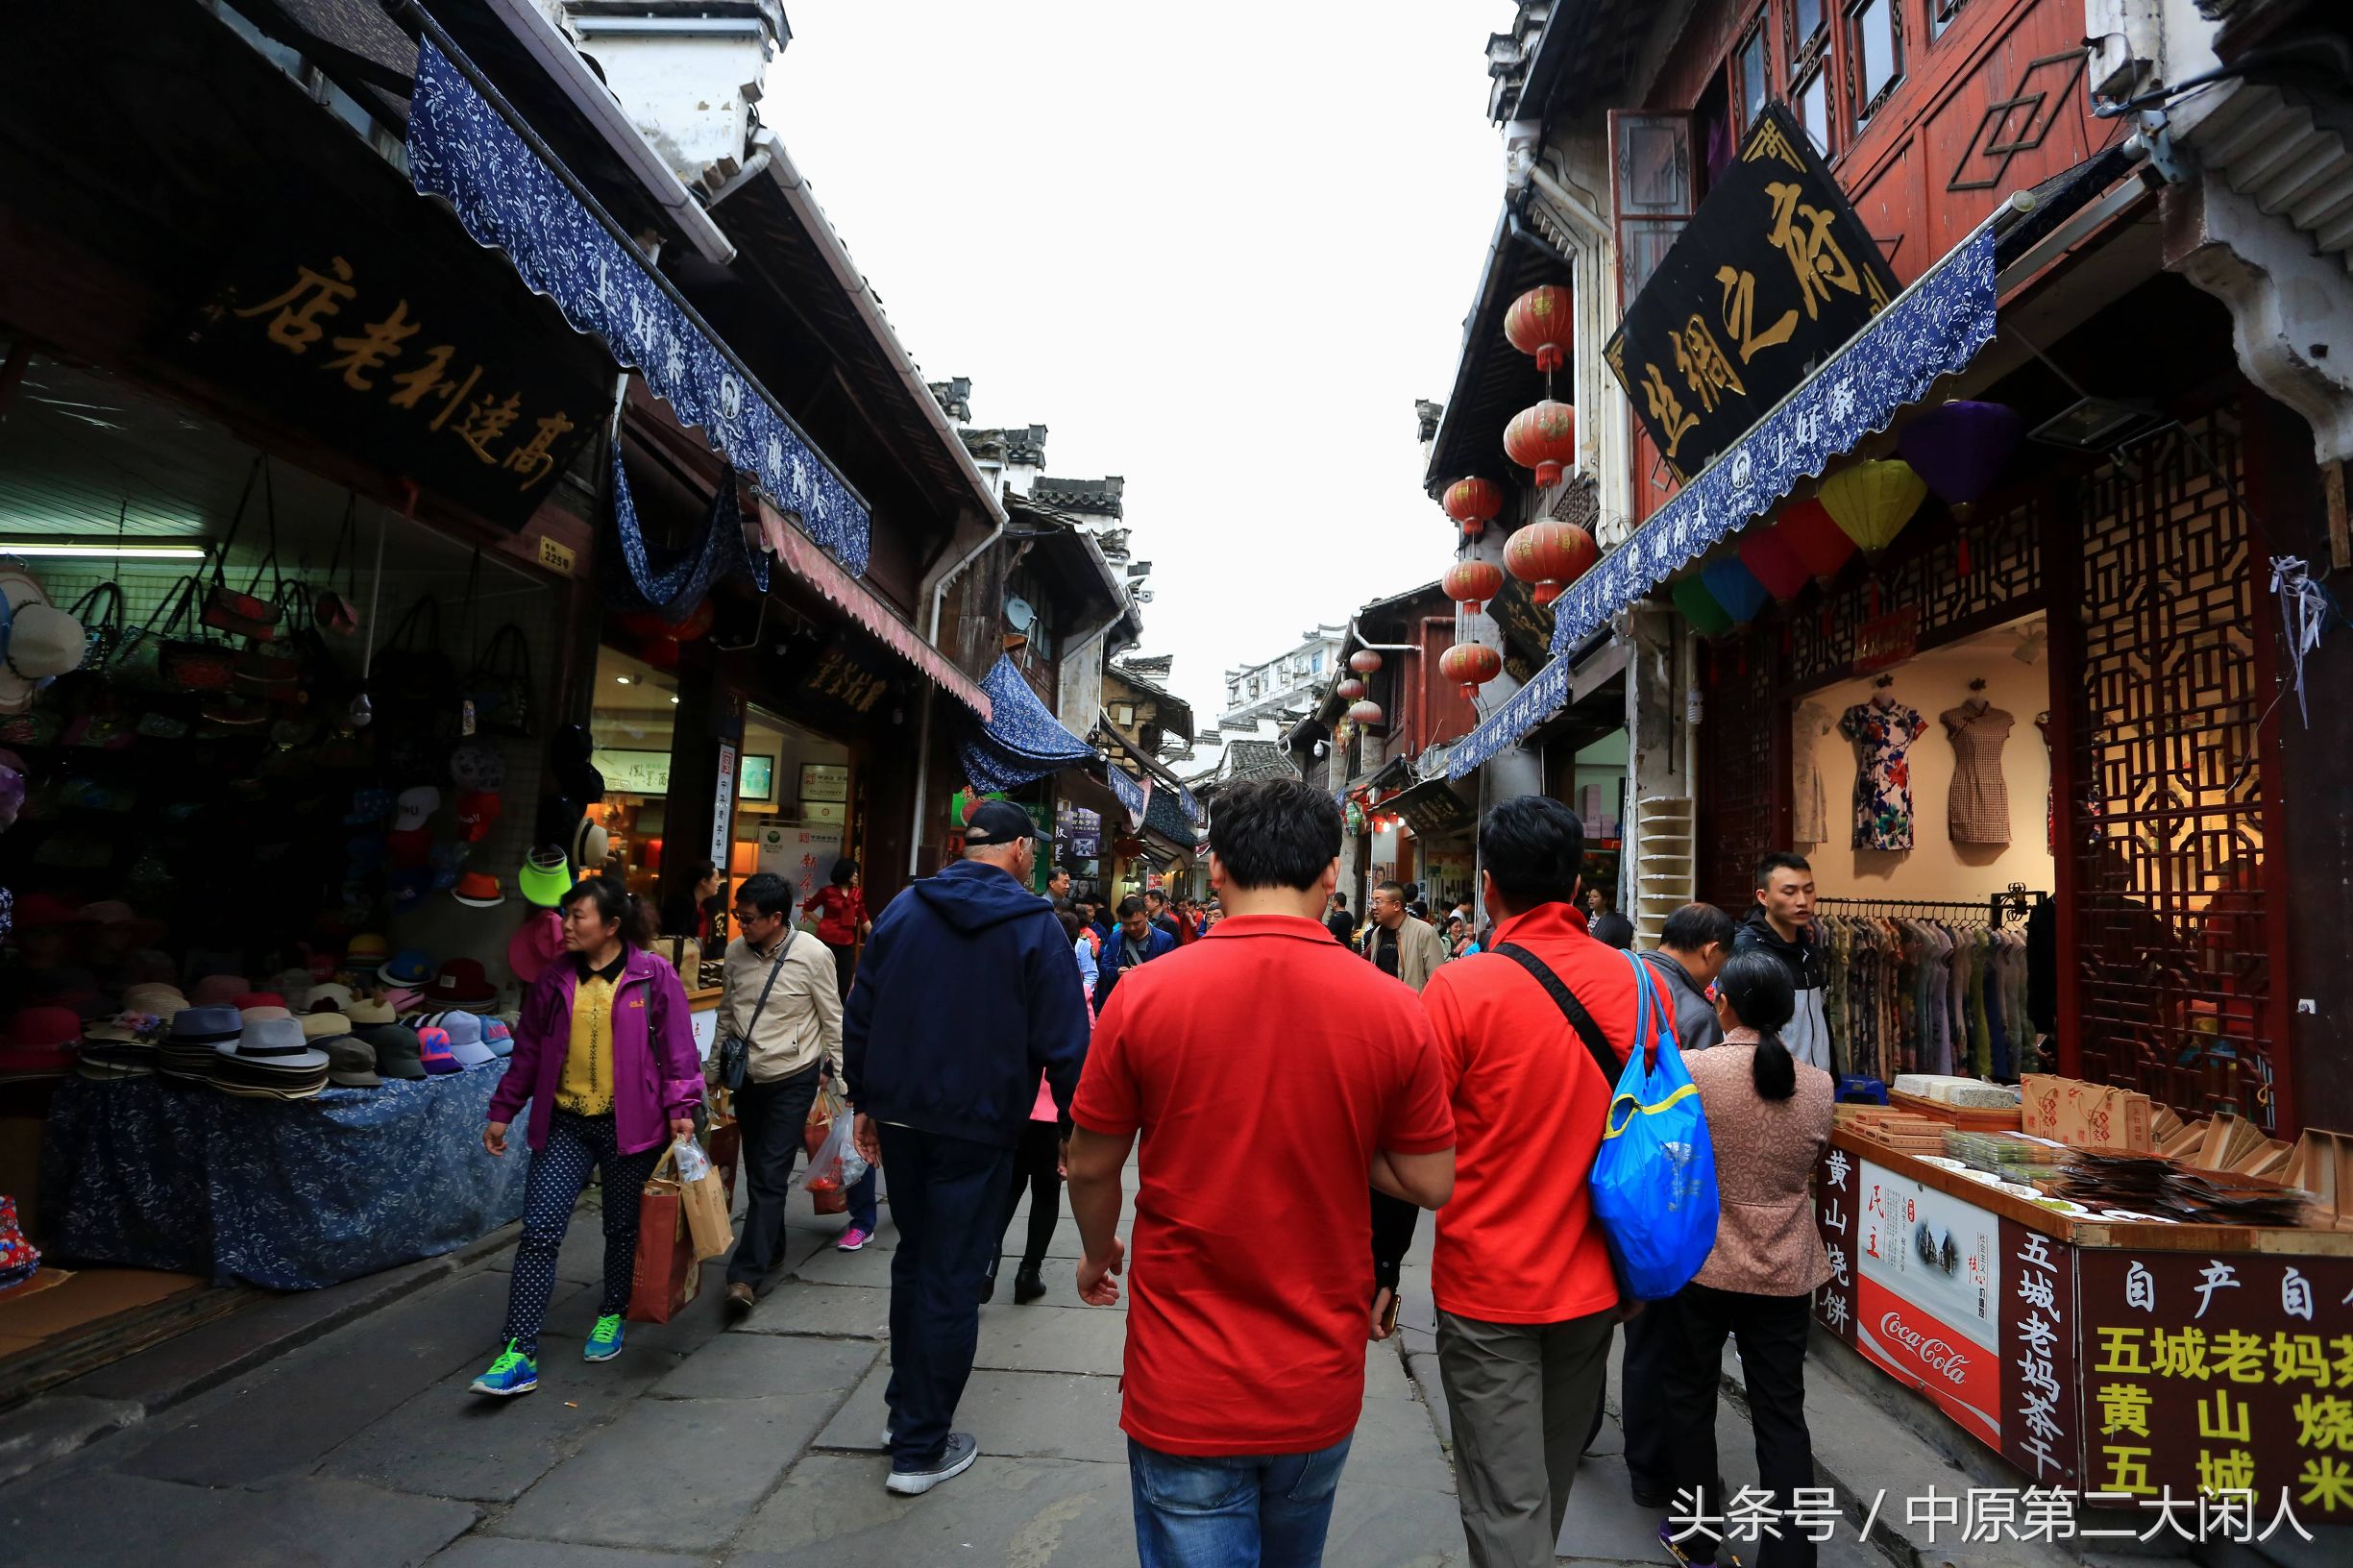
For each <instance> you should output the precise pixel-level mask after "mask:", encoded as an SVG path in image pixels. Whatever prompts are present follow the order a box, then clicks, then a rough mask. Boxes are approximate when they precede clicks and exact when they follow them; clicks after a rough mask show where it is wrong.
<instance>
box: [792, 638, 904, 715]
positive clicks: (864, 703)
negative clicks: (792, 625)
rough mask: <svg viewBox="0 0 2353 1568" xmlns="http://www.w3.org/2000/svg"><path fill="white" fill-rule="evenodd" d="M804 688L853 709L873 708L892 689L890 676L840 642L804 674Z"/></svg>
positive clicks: (819, 657)
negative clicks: (861, 660) (867, 664)
mask: <svg viewBox="0 0 2353 1568" xmlns="http://www.w3.org/2000/svg"><path fill="white" fill-rule="evenodd" d="M800 689H801V691H803V692H804V693H806V694H808V695H809V696H811V697H821V698H829V699H830V700H832V701H835V702H839V703H841V704H842V705H843V706H844V707H846V708H848V709H849V710H850V711H852V712H853V713H867V712H870V711H871V710H872V708H873V706H874V704H875V703H877V702H880V701H881V700H882V699H883V698H884V696H885V695H886V694H887V693H889V691H890V690H891V682H890V680H889V679H888V678H887V677H886V676H883V675H879V674H875V673H874V672H873V671H871V670H869V669H867V668H866V667H865V666H864V665H862V664H860V663H859V662H858V661H857V660H856V659H855V658H853V657H852V656H851V655H850V653H849V650H848V649H845V648H843V647H842V646H841V645H840V644H838V643H837V644H835V645H834V646H832V647H830V648H828V649H825V650H824V651H823V652H822V653H821V654H819V655H818V657H817V662H816V663H815V664H812V665H811V666H809V668H808V669H807V670H806V671H805V672H803V674H802V675H801V677H800Z"/></svg>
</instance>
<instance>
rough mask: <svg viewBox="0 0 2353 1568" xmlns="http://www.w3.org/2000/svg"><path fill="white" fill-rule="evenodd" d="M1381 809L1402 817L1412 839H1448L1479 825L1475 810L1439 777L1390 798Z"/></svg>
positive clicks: (1471, 803) (1471, 804)
mask: <svg viewBox="0 0 2353 1568" xmlns="http://www.w3.org/2000/svg"><path fill="white" fill-rule="evenodd" d="M1383 806H1384V808H1385V809H1386V810H1389V811H1393V812H1395V813H1396V814H1397V815H1398V816H1400V817H1403V818H1404V819H1405V820H1406V825H1407V826H1408V827H1410V828H1411V829H1413V835H1414V837H1416V838H1421V839H1444V838H1452V837H1453V836H1454V835H1456V834H1458V833H1467V832H1469V831H1470V830H1471V829H1472V828H1473V827H1475V826H1477V825H1478V822H1479V807H1478V806H1477V805H1476V804H1475V803H1474V802H1472V801H1468V800H1465V799H1463V798H1462V796H1458V795H1457V794H1456V793H1455V790H1454V786H1453V785H1451V784H1449V783H1447V782H1446V778H1445V775H1443V774H1433V775H1432V776H1431V777H1429V778H1425V779H1423V780H1422V781H1421V782H1420V783H1419V784H1416V785H1414V786H1413V787H1412V788H1410V789H1408V790H1405V791H1402V792H1400V793H1399V794H1397V795H1394V796H1390V797H1389V798H1388V799H1387V800H1385V801H1384V802H1383Z"/></svg>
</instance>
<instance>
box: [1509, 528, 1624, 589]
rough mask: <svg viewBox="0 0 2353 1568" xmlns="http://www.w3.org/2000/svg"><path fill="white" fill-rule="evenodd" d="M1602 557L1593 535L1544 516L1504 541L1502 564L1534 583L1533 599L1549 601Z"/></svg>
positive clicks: (1519, 576) (1524, 580)
mask: <svg viewBox="0 0 2353 1568" xmlns="http://www.w3.org/2000/svg"><path fill="white" fill-rule="evenodd" d="M1601 558H1602V547H1601V546H1599V545H1597V544H1595V543H1594V542H1593V535H1591V534H1589V533H1587V532H1586V531H1585V530H1584V529H1582V528H1581V527H1577V526H1576V525H1575V524H1573V523H1563V522H1561V521H1559V520H1558V519H1557V518H1550V517H1543V518H1538V519H1537V520H1536V521H1535V522H1533V523H1531V524H1529V525H1528V526H1527V527H1524V528H1521V529H1520V530H1519V531H1518V532H1516V533H1514V534H1513V535H1512V536H1511V537H1510V539H1509V540H1507V542H1506V543H1505V545H1504V565H1505V567H1506V568H1507V569H1508V570H1509V571H1510V573H1511V575H1512V576H1515V577H1517V578H1519V579H1520V580H1521V581H1522V582H1526V583H1532V584H1534V586H1535V594H1534V598H1535V601H1536V602H1537V603H1539V604H1550V603H1551V602H1552V601H1553V600H1556V599H1558V598H1559V597H1560V593H1561V590H1562V589H1564V588H1566V587H1568V585H1569V584H1570V583H1572V582H1575V581H1576V580H1577V579H1578V578H1579V577H1581V576H1584V575H1585V573H1586V572H1587V571H1589V570H1591V568H1592V566H1593V563H1594V562H1596V561H1598V560H1600V559H1601Z"/></svg>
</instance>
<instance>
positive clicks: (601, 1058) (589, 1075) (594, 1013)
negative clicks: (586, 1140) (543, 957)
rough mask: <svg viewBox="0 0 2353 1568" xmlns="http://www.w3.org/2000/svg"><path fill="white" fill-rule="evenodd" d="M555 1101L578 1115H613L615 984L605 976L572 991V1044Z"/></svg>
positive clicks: (567, 1053)
mask: <svg viewBox="0 0 2353 1568" xmlns="http://www.w3.org/2000/svg"><path fill="white" fill-rule="evenodd" d="M555 1103H556V1106H557V1107H558V1108H559V1109H561V1110H565V1111H570V1112H572V1113H573V1114H574V1115H581V1116H609V1115H612V1114H613V983H612V982H611V981H610V980H607V979H605V978H604V977H603V976H602V975H590V976H588V977H587V978H585V979H583V980H582V981H581V982H580V984H579V989H578V990H577V991H576V992H574V994H573V998H572V1045H571V1048H570V1049H569V1050H567V1051H566V1052H565V1053H564V1076H563V1078H562V1079H561V1080H560V1081H559V1082H558V1083H557V1085H556V1088H555Z"/></svg>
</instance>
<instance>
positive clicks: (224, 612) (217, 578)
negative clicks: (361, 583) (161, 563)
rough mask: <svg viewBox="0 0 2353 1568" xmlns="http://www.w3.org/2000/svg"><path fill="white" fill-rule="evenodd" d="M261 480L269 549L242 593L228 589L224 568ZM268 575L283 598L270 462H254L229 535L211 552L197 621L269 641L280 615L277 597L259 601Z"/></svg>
mask: <svg viewBox="0 0 2353 1568" xmlns="http://www.w3.org/2000/svg"><path fill="white" fill-rule="evenodd" d="M256 479H259V480H260V481H261V490H262V505H263V509H264V511H265V512H266V513H267V515H268V519H269V528H270V548H269V550H268V551H267V553H265V554H264V555H263V556H262V557H261V560H260V561H259V563H258V564H257V565H256V566H255V567H254V577H253V581H251V582H249V583H247V584H246V585H245V588H244V591H243V592H239V591H238V590H236V589H234V588H232V587H230V586H229V578H228V574H227V572H226V571H225V570H224V565H223V563H225V562H226V561H227V560H228V559H229V551H230V547H231V546H233V545H234V544H235V543H236V542H237V532H238V530H239V529H240V528H242V527H244V526H245V508H246V506H247V504H248V503H249V502H252V500H253V496H254V481H255V480H256ZM264 572H266V573H268V574H269V576H270V577H271V578H272V580H273V581H275V582H277V586H278V595H277V598H282V597H283V596H284V590H285V584H284V582H283V581H282V580H281V579H279V578H278V497H277V490H276V488H275V486H273V485H272V484H271V482H270V473H269V459H268V458H266V457H257V458H255V459H254V468H253V472H252V473H251V474H249V475H247V476H246V478H245V493H244V494H243V495H241V496H239V497H238V498H237V511H236V516H235V517H233V519H231V520H230V524H229V535H228V537H227V538H225V539H223V540H222V541H221V542H220V544H219V545H218V546H216V547H215V548H214V550H213V551H212V582H211V585H210V586H209V587H208V588H207V589H206V590H205V597H204V608H203V610H202V611H201V612H200V613H199V614H198V616H197V619H198V620H199V621H200V622H201V623H202V624H203V625H207V626H209V627H211V628H212V629H213V630H214V631H226V632H229V633H232V634H233V635H234V636H238V637H251V638H253V639H254V640H256V641H257V642H264V643H266V642H269V641H270V640H272V639H273V638H275V637H276V636H277V635H278V621H279V617H280V616H281V614H282V611H281V610H280V609H279V606H278V603H277V598H273V599H262V598H259V597H257V596H258V595H259V594H260V592H261V577H262V574H263V573H264Z"/></svg>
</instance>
